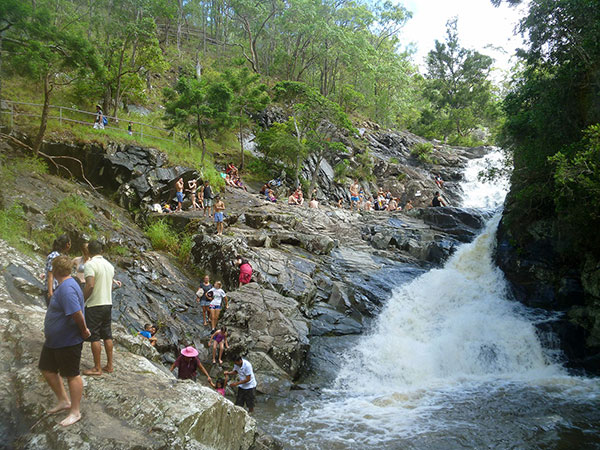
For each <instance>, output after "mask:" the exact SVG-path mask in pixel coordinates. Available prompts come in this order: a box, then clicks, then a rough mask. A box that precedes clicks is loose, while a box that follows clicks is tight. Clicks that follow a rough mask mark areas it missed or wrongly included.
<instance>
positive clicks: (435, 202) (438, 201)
mask: <svg viewBox="0 0 600 450" xmlns="http://www.w3.org/2000/svg"><path fill="white" fill-rule="evenodd" d="M431 206H433V207H438V206H448V205H446V202H445V201H444V199H443V198H442V196H441V194H440V193H439V192H436V193H435V195H434V196H433V199H432V200H431Z"/></svg>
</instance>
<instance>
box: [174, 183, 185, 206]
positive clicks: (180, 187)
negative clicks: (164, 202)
mask: <svg viewBox="0 0 600 450" xmlns="http://www.w3.org/2000/svg"><path fill="white" fill-rule="evenodd" d="M175 190H176V191H177V192H175V195H176V196H177V209H176V210H175V212H179V211H181V205H182V204H183V178H180V179H179V180H177V181H176V182H175Z"/></svg>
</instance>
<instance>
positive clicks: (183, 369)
mask: <svg viewBox="0 0 600 450" xmlns="http://www.w3.org/2000/svg"><path fill="white" fill-rule="evenodd" d="M175 367H177V368H178V369H179V370H178V371H177V378H178V379H180V380H196V376H197V373H196V370H197V369H200V370H201V371H202V373H203V374H204V375H206V378H208V382H209V383H210V382H211V381H212V380H211V378H210V376H209V375H208V372H207V371H206V369H205V368H204V366H203V365H202V363H201V362H200V360H199V359H198V350H196V349H195V348H194V347H192V346H189V347H186V348H184V349H183V350H181V355H179V356H178V357H177V359H176V360H175V362H174V363H173V365H172V366H171V369H169V370H171V372H173V370H174V369H175Z"/></svg>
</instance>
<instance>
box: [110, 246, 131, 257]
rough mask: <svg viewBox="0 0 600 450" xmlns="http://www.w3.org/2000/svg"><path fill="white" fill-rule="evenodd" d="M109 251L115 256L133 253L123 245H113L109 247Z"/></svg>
mask: <svg viewBox="0 0 600 450" xmlns="http://www.w3.org/2000/svg"><path fill="white" fill-rule="evenodd" d="M108 253H110V254H111V255H115V256H121V257H127V256H129V255H130V254H131V252H130V250H129V249H128V248H127V247H123V246H122V245H113V246H111V247H109V248H108Z"/></svg>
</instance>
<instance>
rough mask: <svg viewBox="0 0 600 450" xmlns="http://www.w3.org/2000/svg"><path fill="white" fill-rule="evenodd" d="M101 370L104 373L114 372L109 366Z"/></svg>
mask: <svg viewBox="0 0 600 450" xmlns="http://www.w3.org/2000/svg"><path fill="white" fill-rule="evenodd" d="M102 370H103V371H104V372H106V373H113V372H114V369H113V367H112V366H110V367H108V366H104V367H103V368H102Z"/></svg>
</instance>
